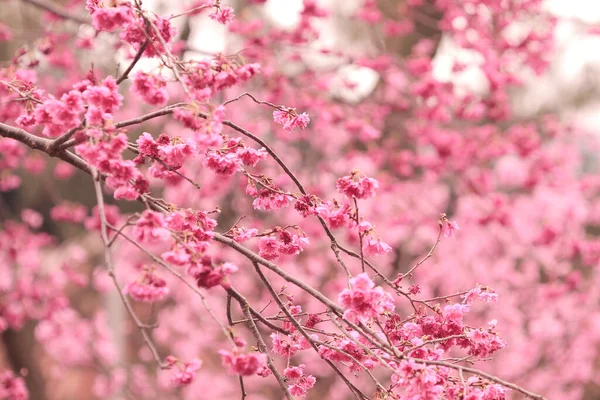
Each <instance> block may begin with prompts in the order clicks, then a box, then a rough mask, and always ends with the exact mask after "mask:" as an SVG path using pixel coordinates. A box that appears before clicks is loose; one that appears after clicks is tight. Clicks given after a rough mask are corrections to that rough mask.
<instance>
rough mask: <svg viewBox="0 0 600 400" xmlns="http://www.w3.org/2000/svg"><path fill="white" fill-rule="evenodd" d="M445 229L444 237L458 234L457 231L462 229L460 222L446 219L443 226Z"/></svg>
mask: <svg viewBox="0 0 600 400" xmlns="http://www.w3.org/2000/svg"><path fill="white" fill-rule="evenodd" d="M442 229H443V230H444V237H447V238H448V237H453V236H454V235H455V234H456V231H459V230H460V227H459V226H458V223H457V222H456V221H452V222H450V221H448V220H446V221H444V225H443V228H442Z"/></svg>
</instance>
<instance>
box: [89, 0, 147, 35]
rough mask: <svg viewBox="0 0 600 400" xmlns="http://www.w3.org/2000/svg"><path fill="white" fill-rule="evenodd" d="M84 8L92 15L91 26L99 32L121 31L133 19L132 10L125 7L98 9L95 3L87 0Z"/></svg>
mask: <svg viewBox="0 0 600 400" xmlns="http://www.w3.org/2000/svg"><path fill="white" fill-rule="evenodd" d="M86 8H87V9H88V11H89V12H90V14H92V25H93V26H94V28H96V30H99V31H107V32H111V31H114V30H116V29H119V28H120V29H122V28H123V27H125V26H126V25H128V24H129V23H131V22H132V21H133V20H134V18H135V17H134V14H133V9H132V8H131V7H129V6H126V5H122V6H117V7H100V6H98V5H97V2H96V1H94V0H88V1H87V6H86Z"/></svg>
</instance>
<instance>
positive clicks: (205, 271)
mask: <svg viewBox="0 0 600 400" xmlns="http://www.w3.org/2000/svg"><path fill="white" fill-rule="evenodd" d="M237 270H238V267H237V265H235V264H232V263H230V262H226V263H223V264H221V265H220V266H218V267H215V266H213V265H212V262H211V261H210V259H208V258H207V257H205V258H204V259H203V260H202V263H201V264H200V265H193V266H192V265H190V266H188V267H187V268H186V272H187V273H188V274H189V275H191V276H193V277H194V279H196V284H197V285H198V287H201V288H205V289H210V288H211V287H214V286H217V285H223V286H224V287H228V285H227V282H226V281H225V278H226V277H227V276H229V275H231V274H233V273H234V272H237Z"/></svg>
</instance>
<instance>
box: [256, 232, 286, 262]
mask: <svg viewBox="0 0 600 400" xmlns="http://www.w3.org/2000/svg"><path fill="white" fill-rule="evenodd" d="M280 246H281V242H280V241H279V240H278V239H277V238H276V237H274V236H263V237H261V238H260V241H259V242H258V255H260V256H261V257H263V258H266V259H267V260H274V259H276V258H278V257H279V247H280Z"/></svg>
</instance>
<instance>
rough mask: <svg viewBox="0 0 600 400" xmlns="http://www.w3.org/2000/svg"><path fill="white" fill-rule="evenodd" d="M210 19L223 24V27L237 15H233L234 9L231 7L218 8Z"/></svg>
mask: <svg viewBox="0 0 600 400" xmlns="http://www.w3.org/2000/svg"><path fill="white" fill-rule="evenodd" d="M209 17H210V18H211V19H214V20H215V21H217V22H220V23H222V24H223V25H226V24H228V23H229V22H231V21H233V18H234V17H235V14H234V13H233V8H231V7H227V6H226V7H216V9H215V11H213V12H212V13H211V14H210V15H209Z"/></svg>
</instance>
